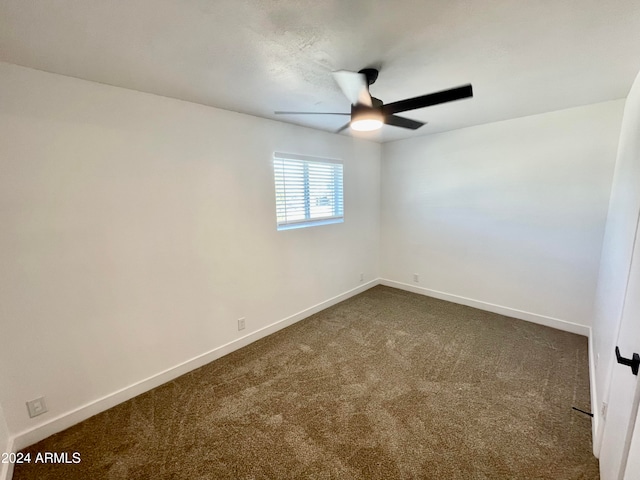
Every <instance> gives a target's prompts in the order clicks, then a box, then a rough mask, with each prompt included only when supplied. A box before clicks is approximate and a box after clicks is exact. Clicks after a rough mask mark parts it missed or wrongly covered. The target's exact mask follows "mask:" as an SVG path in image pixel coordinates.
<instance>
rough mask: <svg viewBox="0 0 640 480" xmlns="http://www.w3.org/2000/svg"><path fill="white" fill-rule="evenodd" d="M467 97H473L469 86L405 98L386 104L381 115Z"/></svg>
mask: <svg viewBox="0 0 640 480" xmlns="http://www.w3.org/2000/svg"><path fill="white" fill-rule="evenodd" d="M468 97H473V89H472V87H471V85H464V86H462V87H456V88H451V89H449V90H443V91H441V92H436V93H430V94H428V95H422V96H421V97H415V98H407V99H406V100H400V101H398V102H393V103H388V104H386V105H384V106H383V107H382V113H384V114H385V115H392V114H394V113H400V112H406V111H407V110H415V109H416V108H424V107H430V106H431V105H438V104H440V103H447V102H453V101H454V100H460V99H462V98H468Z"/></svg>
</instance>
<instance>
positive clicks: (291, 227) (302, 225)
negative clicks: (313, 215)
mask: <svg viewBox="0 0 640 480" xmlns="http://www.w3.org/2000/svg"><path fill="white" fill-rule="evenodd" d="M343 222H344V218H328V219H325V220H311V221H308V222H299V223H288V224H285V225H278V231H280V230H294V229H296V228H306V227H317V226H319V225H330V224H332V223H343Z"/></svg>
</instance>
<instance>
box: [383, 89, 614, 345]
mask: <svg viewBox="0 0 640 480" xmlns="http://www.w3.org/2000/svg"><path fill="white" fill-rule="evenodd" d="M622 108H623V101H622V100H619V101H613V102H606V103H601V104H596V105H591V106H585V107H580V108H573V109H569V110H563V111H558V112H553V113H547V114H543V115H536V116H531V117H525V118H519V119H514V120H509V121H504V122H499V123H494V124H488V125H481V126H476V127H471V128H466V129H461V130H456V131H451V132H447V133H443V134H438V135H432V136H428V137H418V138H414V139H410V140H404V141H398V142H392V143H387V144H385V145H384V147H383V166H382V227H381V231H382V276H383V277H384V278H386V279H389V280H392V281H394V282H402V283H405V284H408V285H413V286H414V287H418V288H424V289H427V290H425V292H426V293H429V292H430V291H435V292H436V293H438V292H440V293H441V294H444V298H449V299H451V300H454V301H460V302H461V303H468V304H475V305H478V306H480V307H481V308H488V309H494V310H495V307H498V308H497V310H495V311H500V312H502V313H507V314H511V315H513V316H516V317H519V318H527V319H529V320H533V321H540V323H545V324H550V325H555V326H563V327H564V326H568V327H569V328H570V329H571V328H573V327H574V331H576V332H580V333H586V332H588V328H586V327H588V326H590V323H591V318H592V313H593V312H592V299H593V295H594V292H595V287H596V279H597V275H598V265H599V259H600V249H601V245H602V237H603V232H604V226H605V220H606V214H607V205H608V200H609V191H610V185H611V178H612V174H613V167H614V162H615V155H616V146H617V142H618V133H619V128H620V122H621V115H622ZM414 273H418V274H419V275H420V279H419V283H415V282H414V281H413V274H414ZM469 301H470V302H469ZM562 322H570V323H569V324H563V323H562ZM571 324H577V325H573V326H572V325H571Z"/></svg>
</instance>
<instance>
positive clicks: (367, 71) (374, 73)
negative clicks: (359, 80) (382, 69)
mask: <svg viewBox="0 0 640 480" xmlns="http://www.w3.org/2000/svg"><path fill="white" fill-rule="evenodd" d="M358 73H362V74H363V75H364V76H365V77H367V84H368V85H373V84H374V83H376V80H377V79H378V73H379V72H378V70H377V69H375V68H363V69H362V70H360V71H359V72H358Z"/></svg>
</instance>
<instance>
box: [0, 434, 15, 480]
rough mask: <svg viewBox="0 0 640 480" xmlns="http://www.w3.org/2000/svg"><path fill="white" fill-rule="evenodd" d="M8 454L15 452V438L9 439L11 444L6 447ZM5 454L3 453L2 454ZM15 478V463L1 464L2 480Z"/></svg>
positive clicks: (0, 477)
mask: <svg viewBox="0 0 640 480" xmlns="http://www.w3.org/2000/svg"><path fill="white" fill-rule="evenodd" d="M6 448H7V449H6V452H7V453H12V452H15V451H16V449H15V447H14V443H13V438H9V442H8V443H7V447H6ZM0 453H3V452H0ZM12 477H13V463H0V480H11V478H12Z"/></svg>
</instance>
